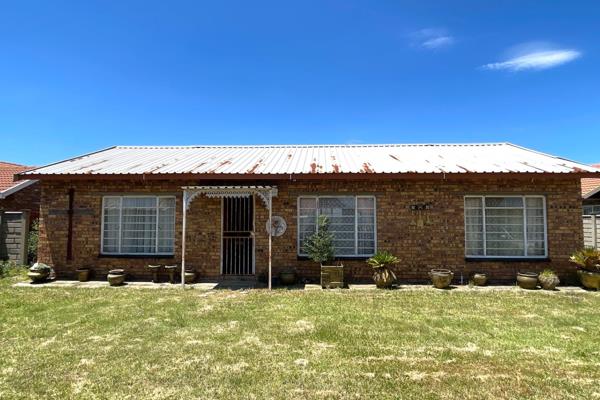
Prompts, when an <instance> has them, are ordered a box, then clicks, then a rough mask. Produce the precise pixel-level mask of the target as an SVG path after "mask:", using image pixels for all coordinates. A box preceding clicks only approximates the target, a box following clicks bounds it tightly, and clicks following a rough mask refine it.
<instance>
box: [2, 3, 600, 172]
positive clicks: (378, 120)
mask: <svg viewBox="0 0 600 400" xmlns="http://www.w3.org/2000/svg"><path fill="white" fill-rule="evenodd" d="M599 20H600V5H599V4H598V3H597V2H595V1H587V2H582V1H564V2H559V1H552V2H545V3H544V4H543V5H542V4H540V2H539V1H523V0H520V1H498V2H492V1H485V2H482V1H475V0H474V1H447V2H442V1H439V2H434V1H428V2H424V1H416V0H415V1H373V0H371V1H353V0H349V1H343V0H319V1H307V0H303V1H298V2H292V1H252V2H249V1H217V2H200V1H148V0H145V1H103V2H94V1H91V0H86V1H72V2H61V1H52V2H50V1H39V2H36V1H27V0H22V1H17V2H4V3H3V5H2V11H1V12H0V55H1V57H2V58H1V61H0V148H1V149H2V151H0V159H4V160H8V161H13V162H20V163H25V164H34V165H36V164H37V165H39V164H43V163H48V162H52V161H57V160H60V159H64V158H67V157H71V156H75V155H79V154H82V153H85V152H89V151H93V150H97V149H100V148H104V147H108V146H111V145H116V144H123V145H125V144H129V145H132V144H138V145H142V144H144V145H155V144H156V145H158V144H166V145H176V144H263V143H270V144H279V143H282V144H285V143H291V144H293V143H421V142H495V141H510V142H515V143H518V144H521V145H524V146H527V147H533V148H535V149H538V150H541V151H546V152H550V153H553V154H557V155H560V156H563V157H567V158H572V159H576V160H578V161H583V162H588V163H591V162H600V151H599V150H598V143H599V142H600V93H599V92H600V90H599V89H600V73H599V71H600V56H599V54H600V41H599V40H598V38H599V37H600V23H598V21H599Z"/></svg>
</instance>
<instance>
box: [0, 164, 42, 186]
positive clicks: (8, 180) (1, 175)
mask: <svg viewBox="0 0 600 400" xmlns="http://www.w3.org/2000/svg"><path fill="white" fill-rule="evenodd" d="M32 168H34V167H28V166H26V165H20V164H13V163H9V162H6V161H0V192H5V191H7V190H8V189H10V188H12V187H14V186H16V185H18V184H20V183H22V182H23V181H25V179H22V180H19V181H14V180H13V178H14V175H15V174H17V173H19V172H23V171H27V170H29V169H32Z"/></svg>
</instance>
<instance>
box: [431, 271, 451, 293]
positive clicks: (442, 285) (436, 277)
mask: <svg viewBox="0 0 600 400" xmlns="http://www.w3.org/2000/svg"><path fill="white" fill-rule="evenodd" d="M429 277H430V278H431V282H432V283H433V286H434V287H436V288H437V289H446V288H447V287H449V286H450V283H451V282H452V278H454V272H452V271H450V270H449V269H441V268H436V269H432V270H431V271H429Z"/></svg>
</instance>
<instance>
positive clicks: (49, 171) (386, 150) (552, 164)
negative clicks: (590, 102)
mask: <svg viewBox="0 0 600 400" xmlns="http://www.w3.org/2000/svg"><path fill="white" fill-rule="evenodd" d="M577 172H596V173H599V174H600V169H596V168H593V167H590V166H588V165H585V164H580V163H577V162H573V161H569V160H566V159H563V158H559V157H555V156H551V155H548V154H544V153H540V152H537V151H534V150H530V149H526V148H523V147H520V146H517V145H513V144H510V143H487V144H389V145H383V144H382V145H281V146H266V145H264V146H263V145H259V146H116V147H111V148H108V149H105V150H100V151H98V152H95V153H90V154H86V155H83V156H80V157H75V158H72V159H69V160H65V161H61V162H58V163H54V164H51V165H47V166H44V167H41V168H38V169H35V170H33V171H29V172H24V173H23V175H24V176H27V175H32V176H35V175H100V174H101V175H121V174H140V175H142V174H143V175H159V174H200V175H202V174H210V175H212V174H219V175H221V174H222V175H226V174H236V175H239V174H251V175H268V174H286V175H287V174H290V175H293V174H347V173H351V174H370V173H374V174H378V173H392V174H404V173H407V174H408V173H449V174H450V173H464V174H468V173H577Z"/></svg>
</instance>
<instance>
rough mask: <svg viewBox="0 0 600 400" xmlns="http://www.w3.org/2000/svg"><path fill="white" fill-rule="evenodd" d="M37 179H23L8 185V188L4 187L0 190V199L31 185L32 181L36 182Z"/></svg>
mask: <svg viewBox="0 0 600 400" xmlns="http://www.w3.org/2000/svg"><path fill="white" fill-rule="evenodd" d="M36 182H37V180H36V179H27V180H24V181H22V182H19V183H17V184H16V185H14V186H11V187H9V188H8V189H5V190H3V191H0V199H5V198H7V197H8V196H10V195H12V194H14V193H16V192H18V191H20V190H23V189H25V188H26V187H29V186H31V185H33V184H34V183H36Z"/></svg>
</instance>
